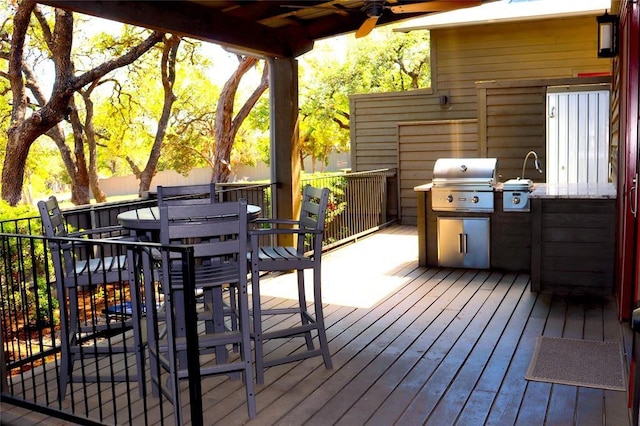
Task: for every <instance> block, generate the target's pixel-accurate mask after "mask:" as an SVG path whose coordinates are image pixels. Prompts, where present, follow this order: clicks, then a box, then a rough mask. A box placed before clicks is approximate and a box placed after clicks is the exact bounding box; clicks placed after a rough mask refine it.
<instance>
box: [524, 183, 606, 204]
mask: <svg viewBox="0 0 640 426" xmlns="http://www.w3.org/2000/svg"><path fill="white" fill-rule="evenodd" d="M529 197H530V198H583V199H593V200H595V199H615V198H616V186H615V185H614V184H613V183H534V184H533V190H532V191H531V193H530V194H529Z"/></svg>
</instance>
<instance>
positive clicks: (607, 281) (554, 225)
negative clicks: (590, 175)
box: [529, 183, 616, 295]
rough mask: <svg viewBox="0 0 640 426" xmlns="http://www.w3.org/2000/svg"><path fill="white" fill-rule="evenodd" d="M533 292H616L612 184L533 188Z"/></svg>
mask: <svg viewBox="0 0 640 426" xmlns="http://www.w3.org/2000/svg"><path fill="white" fill-rule="evenodd" d="M529 197H530V200H531V213H530V214H531V289H532V290H533V291H539V292H550V293H573V294H605V295H610V294H612V292H613V288H614V266H615V223H616V187H615V185H614V184H611V183H605V184H544V183H542V184H534V187H533V191H532V192H531V194H530V196H529Z"/></svg>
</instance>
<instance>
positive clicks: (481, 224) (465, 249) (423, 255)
mask: <svg viewBox="0 0 640 426" xmlns="http://www.w3.org/2000/svg"><path fill="white" fill-rule="evenodd" d="M498 163H499V162H498V160H497V159H496V158H441V159H438V160H437V161H436V162H435V164H434V168H433V179H432V181H431V182H430V183H428V184H425V185H422V186H420V187H416V194H417V196H418V202H417V216H418V239H419V253H418V254H419V263H420V265H421V266H442V267H456V268H474V269H486V268H495V269H504V270H510V271H529V270H530V261H531V216H530V215H529V214H521V213H518V212H522V213H526V212H528V211H529V210H528V209H529V206H530V201H529V194H530V191H531V186H530V184H529V182H530V180H528V179H521V180H519V181H518V182H517V183H515V182H514V183H513V184H510V185H507V187H506V191H503V184H502V183H500V182H499V181H498V180H499V173H498V172H499V167H498Z"/></svg>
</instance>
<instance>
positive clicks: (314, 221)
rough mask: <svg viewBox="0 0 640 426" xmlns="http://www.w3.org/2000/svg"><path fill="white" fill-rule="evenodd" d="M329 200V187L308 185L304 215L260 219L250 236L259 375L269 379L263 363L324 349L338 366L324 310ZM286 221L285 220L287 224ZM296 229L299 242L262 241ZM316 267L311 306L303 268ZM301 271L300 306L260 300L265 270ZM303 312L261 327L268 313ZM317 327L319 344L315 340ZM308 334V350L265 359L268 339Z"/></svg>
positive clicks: (276, 362) (259, 379) (315, 353)
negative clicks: (271, 305)
mask: <svg viewBox="0 0 640 426" xmlns="http://www.w3.org/2000/svg"><path fill="white" fill-rule="evenodd" d="M328 200H329V190H328V189H327V188H323V189H319V188H314V187H312V186H310V185H307V186H306V187H305V188H304V190H303V194H302V207H301V212H300V218H299V220H286V219H285V220H283V219H258V220H257V221H256V222H254V224H255V228H256V229H252V230H250V231H249V235H250V236H251V257H250V258H251V287H252V293H253V335H252V337H253V340H254V345H255V356H256V381H257V382H258V383H264V368H266V367H270V366H274V365H279V364H284V363H288V362H293V361H298V360H302V359H305V358H309V357H313V356H318V355H322V358H323V360H324V364H325V367H326V368H333V366H332V362H331V355H330V354H329V346H328V342H327V335H326V331H325V326H324V315H323V312H322V285H321V274H322V270H321V266H322V264H321V259H322V237H323V234H324V221H325V214H326V211H327V204H328ZM282 226H286V228H283V227H282ZM286 234H289V235H291V234H293V236H294V240H295V244H296V245H295V247H282V246H260V240H261V239H263V238H264V237H265V236H275V237H278V236H281V235H286ZM305 241H308V242H309V243H310V248H311V251H309V252H306V248H305ZM306 269H312V270H313V303H312V305H313V307H312V309H311V311H312V312H313V314H312V313H311V312H310V309H309V307H308V306H307V301H306V296H305V280H304V272H305V270H306ZM292 270H295V271H297V274H298V306H297V307H295V308H285V309H265V310H263V309H262V308H261V304H260V272H276V271H292ZM280 314H283V315H291V314H298V315H300V324H299V325H296V326H293V327H290V328H276V327H273V328H270V329H269V330H268V331H263V330H262V317H263V316H265V315H280ZM314 330H315V332H316V334H317V337H318V341H319V347H317V348H316V347H315V345H314V343H313V336H312V332H313V331H314ZM291 337H304V338H305V341H306V350H304V351H302V352H300V351H298V352H295V353H292V354H289V355H286V356H281V357H272V358H271V359H265V354H264V342H265V341H266V340H269V339H289V338H291Z"/></svg>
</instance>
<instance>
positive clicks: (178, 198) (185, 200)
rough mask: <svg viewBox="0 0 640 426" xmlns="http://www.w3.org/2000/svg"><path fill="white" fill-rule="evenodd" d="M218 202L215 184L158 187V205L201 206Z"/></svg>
mask: <svg viewBox="0 0 640 426" xmlns="http://www.w3.org/2000/svg"><path fill="white" fill-rule="evenodd" d="M215 202H216V186H215V183H213V182H211V183H207V184H201V185H178V186H162V185H158V205H162V204H172V205H180V204H201V203H215Z"/></svg>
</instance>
